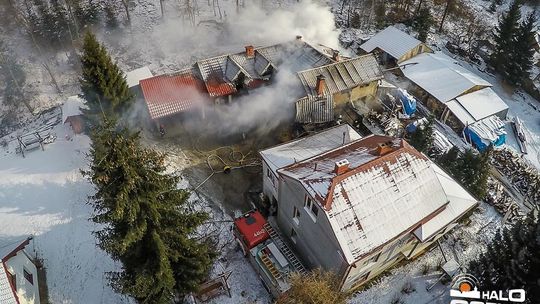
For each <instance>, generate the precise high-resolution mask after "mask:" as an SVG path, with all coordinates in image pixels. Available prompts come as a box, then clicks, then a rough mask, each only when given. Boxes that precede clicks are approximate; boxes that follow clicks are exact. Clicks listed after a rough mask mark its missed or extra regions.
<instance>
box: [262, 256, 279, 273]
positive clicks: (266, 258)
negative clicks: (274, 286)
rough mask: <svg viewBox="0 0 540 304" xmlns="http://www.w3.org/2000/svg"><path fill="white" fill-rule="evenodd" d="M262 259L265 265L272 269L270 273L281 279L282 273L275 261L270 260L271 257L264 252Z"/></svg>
mask: <svg viewBox="0 0 540 304" xmlns="http://www.w3.org/2000/svg"><path fill="white" fill-rule="evenodd" d="M261 261H262V262H263V264H264V266H266V268H267V269H268V271H270V273H271V274H272V275H273V276H274V278H276V279H281V278H282V276H281V273H280V272H279V271H278V270H277V269H276V266H274V263H272V261H271V260H270V258H269V257H268V256H267V255H266V254H263V255H261Z"/></svg>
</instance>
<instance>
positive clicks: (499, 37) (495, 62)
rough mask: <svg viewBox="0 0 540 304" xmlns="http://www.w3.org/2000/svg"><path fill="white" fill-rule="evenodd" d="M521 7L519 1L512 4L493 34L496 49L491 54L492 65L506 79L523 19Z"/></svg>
mask: <svg viewBox="0 0 540 304" xmlns="http://www.w3.org/2000/svg"><path fill="white" fill-rule="evenodd" d="M520 7H521V5H520V2H519V1H518V0H515V1H514V2H512V4H511V5H510V8H509V10H508V11H507V12H506V13H504V14H503V15H502V17H501V20H500V21H499V25H498V26H497V27H496V28H495V32H494V34H493V36H494V40H495V49H494V50H493V53H492V54H491V57H490V63H491V65H492V66H493V67H494V68H495V70H496V71H498V72H499V73H501V74H502V75H503V76H505V78H508V74H507V71H508V66H509V65H511V64H512V63H511V62H509V58H508V57H509V54H512V53H513V48H514V42H515V35H516V32H517V29H518V26H519V20H520V19H521V12H520Z"/></svg>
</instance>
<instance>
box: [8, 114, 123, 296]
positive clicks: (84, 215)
mask: <svg viewBox="0 0 540 304" xmlns="http://www.w3.org/2000/svg"><path fill="white" fill-rule="evenodd" d="M54 132H55V133H56V134H57V136H58V138H57V139H56V141H55V142H54V143H51V144H48V145H45V151H41V149H38V150H35V151H31V152H28V153H27V154H26V158H23V157H22V156H21V155H20V154H15V143H16V142H15V141H12V142H11V143H10V145H9V146H8V148H7V149H3V148H1V149H0V176H1V178H0V243H8V242H10V241H13V240H18V239H21V238H25V237H26V236H28V235H34V245H35V246H33V247H32V248H27V249H28V250H30V251H34V252H35V253H36V254H37V256H38V257H39V258H42V259H43V260H44V264H45V268H46V272H47V282H48V286H49V296H50V300H51V303H66V304H68V303H129V302H130V301H128V299H127V298H125V297H123V296H121V295H118V294H116V293H114V292H113V290H112V289H111V288H110V287H109V286H108V285H107V281H106V278H105V273H106V272H108V271H113V270H115V269H117V265H115V263H114V262H113V261H112V260H111V259H110V258H109V257H108V255H107V254H106V253H104V252H102V251H101V250H100V249H98V248H97V247H96V241H95V238H94V236H93V235H92V234H91V232H92V231H94V230H96V229H97V227H96V226H95V225H94V224H93V223H92V222H90V221H89V220H88V218H89V217H90V215H91V212H92V210H91V208H90V207H89V206H88V205H87V204H86V201H87V197H88V195H89V194H91V193H92V187H91V185H90V184H89V183H88V182H87V181H86V180H85V179H84V178H83V176H82V175H81V173H80V171H79V170H80V169H81V168H85V166H86V159H85V153H86V152H87V151H88V148H89V142H90V141H89V138H88V137H87V136H75V137H74V138H73V140H66V139H65V137H64V134H65V133H64V132H65V129H64V127H63V126H62V125H61V124H60V125H57V126H56V128H55V129H54Z"/></svg>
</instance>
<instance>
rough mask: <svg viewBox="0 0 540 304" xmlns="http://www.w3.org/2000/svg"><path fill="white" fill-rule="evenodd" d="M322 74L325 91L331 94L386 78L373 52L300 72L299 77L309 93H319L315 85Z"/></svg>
mask: <svg viewBox="0 0 540 304" xmlns="http://www.w3.org/2000/svg"><path fill="white" fill-rule="evenodd" d="M320 75H322V76H324V77H325V83H326V86H325V91H326V93H330V94H334V93H337V92H342V91H345V90H347V89H351V88H354V87H356V86H358V85H364V84H369V83H371V82H373V81H376V80H379V79H383V78H384V76H383V74H382V71H381V68H380V66H379V64H378V63H377V59H376V58H375V56H373V55H371V54H368V55H364V56H360V57H356V58H353V59H348V60H342V61H338V62H335V63H332V64H328V65H325V66H321V67H318V68H314V69H310V70H305V71H302V72H299V73H298V77H299V78H300V81H301V82H302V84H303V85H304V89H305V90H306V93H307V94H308V95H313V96H315V95H318V94H317V91H316V89H315V87H316V85H317V77H318V76H320Z"/></svg>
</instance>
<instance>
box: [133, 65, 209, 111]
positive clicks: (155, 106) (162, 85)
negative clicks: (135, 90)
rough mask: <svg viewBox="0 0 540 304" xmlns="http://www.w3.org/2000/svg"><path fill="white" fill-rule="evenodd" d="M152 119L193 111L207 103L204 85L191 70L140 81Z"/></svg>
mask: <svg viewBox="0 0 540 304" xmlns="http://www.w3.org/2000/svg"><path fill="white" fill-rule="evenodd" d="M140 86H141V89H142V92H143V95H144V100H145V101H146V105H147V106H148V112H149V113H150V117H151V118H152V119H156V118H160V117H165V116H169V115H172V114H176V113H179V112H185V111H189V110H192V109H194V108H196V107H198V106H200V105H201V104H202V103H203V102H204V101H205V92H206V91H205V88H204V83H203V82H202V81H201V80H200V79H199V78H197V77H196V76H195V75H194V74H193V73H192V72H191V71H190V70H185V71H182V72H180V73H179V74H176V75H162V76H155V77H152V78H148V79H143V80H141V81H140Z"/></svg>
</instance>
